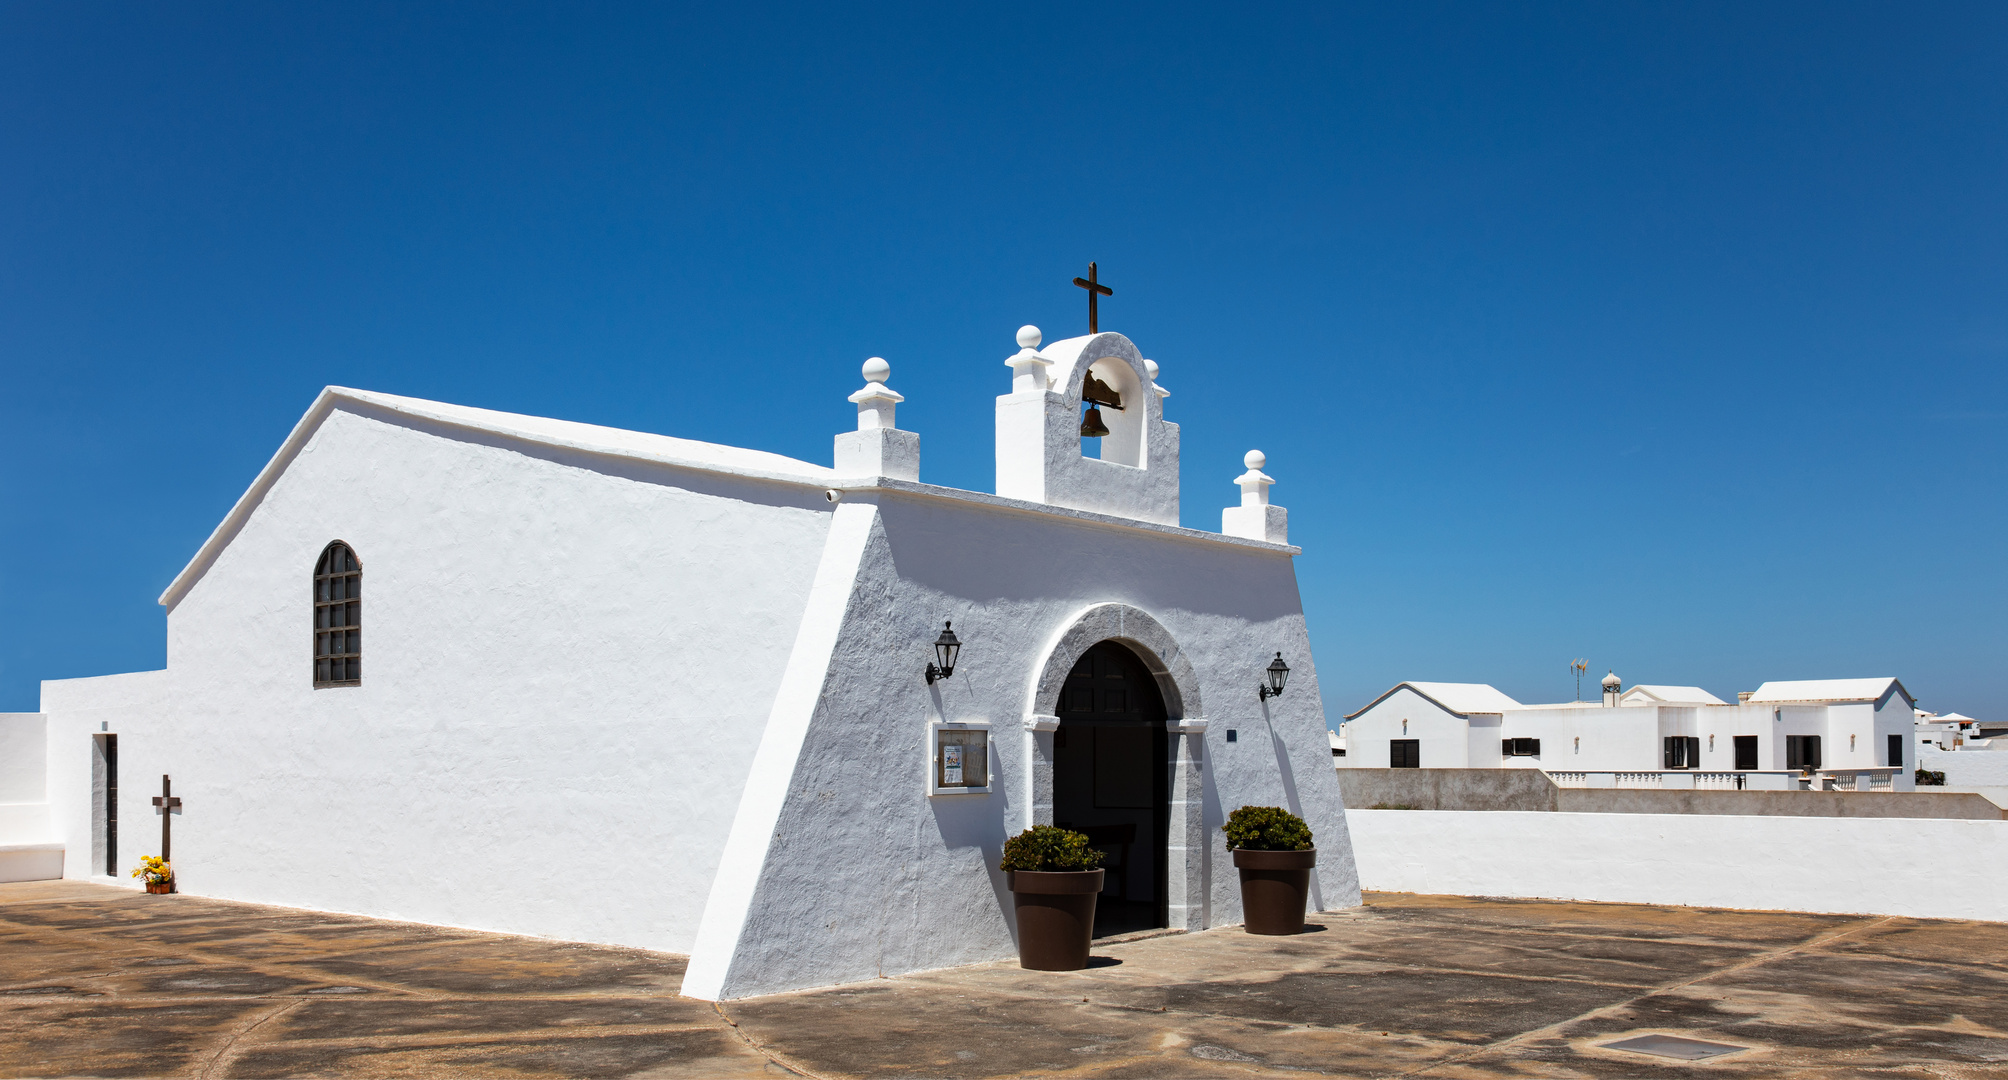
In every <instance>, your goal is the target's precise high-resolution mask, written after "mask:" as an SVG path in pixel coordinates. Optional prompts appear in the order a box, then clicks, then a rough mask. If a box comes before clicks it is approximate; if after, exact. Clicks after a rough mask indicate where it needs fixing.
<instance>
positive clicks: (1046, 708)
mask: <svg viewBox="0 0 2008 1080" xmlns="http://www.w3.org/2000/svg"><path fill="white" fill-rule="evenodd" d="M1104 641H1120V642H1122V643H1123V644H1125V645H1128V646H1129V647H1130V651H1132V652H1134V653H1136V655H1137V659H1139V660H1141V661H1143V666H1144V667H1145V668H1148V669H1149V670H1150V673H1151V676H1152V677H1153V678H1155V679H1156V680H1157V689H1158V693H1160V694H1162V695H1163V696H1164V711H1165V715H1166V716H1167V717H1169V718H1170V719H1171V721H1172V722H1174V723H1178V722H1183V721H1187V720H1199V721H1200V722H1201V723H1204V722H1205V721H1204V720H1203V719H1201V718H1202V717H1204V716H1205V715H1206V711H1205V709H1203V708H1202V707H1201V706H1200V702H1199V677H1198V676H1197V675H1196V674H1194V672H1193V670H1192V661H1190V660H1187V659H1186V658H1185V650H1183V649H1181V648H1179V647H1178V639H1177V638H1174V637H1172V636H1171V631H1169V630H1166V629H1165V628H1164V624H1163V623H1161V622H1158V621H1157V620H1156V619H1154V618H1152V617H1151V614H1150V613H1149V612H1147V611H1144V610H1143V609H1141V608H1134V607H1131V606H1129V605H1128V604H1114V603H1103V604H1095V605H1093V606H1091V607H1089V608H1088V609H1087V610H1085V611H1083V612H1081V613H1080V614H1079V615H1076V616H1074V618H1073V621H1072V622H1070V623H1068V624H1067V627H1066V629H1064V630H1061V631H1060V633H1059V634H1058V635H1056V636H1055V637H1054V638H1053V642H1052V644H1050V645H1048V646H1046V655H1045V657H1044V659H1043V660H1042V661H1041V662H1040V664H1039V667H1038V668H1037V669H1036V674H1035V675H1034V676H1033V682H1032V694H1031V699H1030V707H1029V710H1028V711H1029V713H1030V716H1031V717H1033V718H1036V717H1050V716H1054V715H1057V714H1058V713H1059V711H1060V688H1061V687H1062V686H1065V685H1066V682H1067V673H1068V672H1069V671H1072V670H1074V665H1075V664H1076V663H1078V662H1079V661H1080V659H1081V654H1083V653H1085V652H1087V651H1088V650H1089V649H1091V648H1093V647H1094V646H1095V645H1096V644H1098V643H1100V642H1104Z"/></svg>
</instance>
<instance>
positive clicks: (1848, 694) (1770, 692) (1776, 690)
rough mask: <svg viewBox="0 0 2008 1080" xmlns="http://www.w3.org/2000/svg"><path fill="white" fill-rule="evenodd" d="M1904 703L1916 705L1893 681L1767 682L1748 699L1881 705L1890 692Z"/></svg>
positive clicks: (1753, 701) (1762, 702)
mask: <svg viewBox="0 0 2008 1080" xmlns="http://www.w3.org/2000/svg"><path fill="white" fill-rule="evenodd" d="M1892 687H1893V688H1895V690H1896V692H1897V693H1899V694H1902V695H1903V699H1904V700H1905V701H1906V702H1910V703H1912V704H1915V703H1916V700H1917V699H1915V698H1913V697H1911V696H1910V691H1908V690H1905V689H1904V688H1903V684H1902V683H1900V682H1898V681H1896V679H1895V678H1894V677H1890V678H1881V679H1800V680H1797V681H1791V682H1767V683H1765V684H1764V685H1762V686H1760V687H1758V688H1757V692H1756V693H1754V694H1752V695H1750V703H1751V704H1752V705H1790V704H1798V703H1811V702H1822V701H1881V700H1882V699H1883V696H1884V695H1885V694H1888V693H1889V692H1890V690H1891V688H1892Z"/></svg>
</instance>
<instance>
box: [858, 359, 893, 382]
mask: <svg viewBox="0 0 2008 1080" xmlns="http://www.w3.org/2000/svg"><path fill="white" fill-rule="evenodd" d="M864 371H865V381H866V382H875V383H882V382H884V381H886V380H887V379H890V378H892V365H891V364H888V363H886V362H885V357H883V356H874V357H872V358H871V359H869V360H867V361H865V368H864Z"/></svg>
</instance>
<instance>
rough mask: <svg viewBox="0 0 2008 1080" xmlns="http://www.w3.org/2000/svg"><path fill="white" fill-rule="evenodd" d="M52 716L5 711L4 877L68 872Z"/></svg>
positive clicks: (1, 721) (0, 750)
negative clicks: (53, 782)
mask: <svg viewBox="0 0 2008 1080" xmlns="http://www.w3.org/2000/svg"><path fill="white" fill-rule="evenodd" d="M47 729H48V720H47V718H46V717H44V716H43V715H42V714H41V713H0V881H34V880H38V879H41V878H53V877H61V876H63V854H64V853H63V850H62V849H61V848H60V847H58V846H56V843H55V839H56V831H55V826H54V824H53V822H52V820H51V818H50V814H49V800H48V759H47V749H48V740H47V737H46V732H47Z"/></svg>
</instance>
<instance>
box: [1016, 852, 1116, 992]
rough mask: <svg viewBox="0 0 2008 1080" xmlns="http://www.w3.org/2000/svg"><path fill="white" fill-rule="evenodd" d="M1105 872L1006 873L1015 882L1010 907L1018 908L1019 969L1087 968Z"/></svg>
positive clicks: (1034, 871) (1056, 969)
mask: <svg viewBox="0 0 2008 1080" xmlns="http://www.w3.org/2000/svg"><path fill="white" fill-rule="evenodd" d="M1102 873H1103V871H1100V870H1069V871H1064V872H1060V873H1047V872H1043V871H1038V870H1013V871H1010V872H1009V873H1007V874H1006V875H1005V878H1006V880H1007V881H1008V882H1009V884H1010V886H1011V906H1012V907H1014V908H1016V909H1017V910H1018V966H1019V967H1023V968H1030V969H1031V970H1033V971H1079V970H1081V969H1082V968H1084V967H1087V966H1088V943H1089V942H1090V941H1092V940H1093V939H1094V936H1095V897H1096V896H1098V895H1100V894H1101V891H1102Z"/></svg>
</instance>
